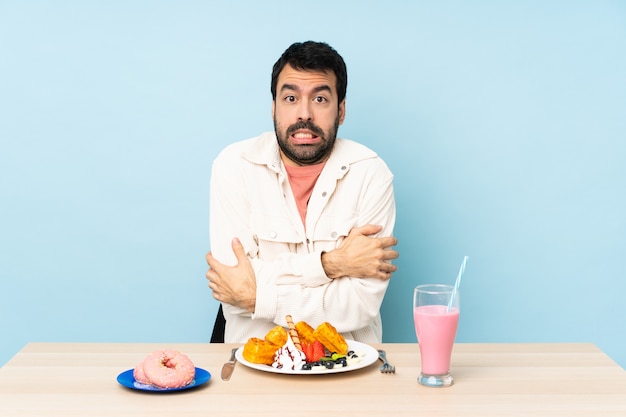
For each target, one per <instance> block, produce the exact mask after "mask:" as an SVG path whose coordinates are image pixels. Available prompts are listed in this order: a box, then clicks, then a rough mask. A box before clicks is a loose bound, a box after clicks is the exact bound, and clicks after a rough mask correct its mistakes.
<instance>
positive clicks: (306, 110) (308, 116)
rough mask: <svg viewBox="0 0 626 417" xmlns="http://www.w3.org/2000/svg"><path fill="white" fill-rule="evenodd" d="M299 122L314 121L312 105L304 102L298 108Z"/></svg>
mask: <svg viewBox="0 0 626 417" xmlns="http://www.w3.org/2000/svg"><path fill="white" fill-rule="evenodd" d="M298 120H313V111H312V109H311V103H309V102H308V101H306V100H303V101H301V102H300V103H299V106H298Z"/></svg>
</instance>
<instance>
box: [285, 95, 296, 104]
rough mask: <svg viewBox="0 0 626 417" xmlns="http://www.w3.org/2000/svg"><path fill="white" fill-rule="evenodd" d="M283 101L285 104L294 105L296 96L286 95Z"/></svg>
mask: <svg viewBox="0 0 626 417" xmlns="http://www.w3.org/2000/svg"><path fill="white" fill-rule="evenodd" d="M283 101H285V103H295V102H296V96H294V95H291V94H290V95H287V96H285V97H283Z"/></svg>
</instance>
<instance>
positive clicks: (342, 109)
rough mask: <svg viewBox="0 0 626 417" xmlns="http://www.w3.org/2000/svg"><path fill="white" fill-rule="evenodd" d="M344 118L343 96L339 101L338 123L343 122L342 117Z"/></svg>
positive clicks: (344, 104)
mask: <svg viewBox="0 0 626 417" xmlns="http://www.w3.org/2000/svg"><path fill="white" fill-rule="evenodd" d="M345 118H346V99H345V98H344V99H343V101H342V102H341V103H339V124H340V125H341V124H343V119H345Z"/></svg>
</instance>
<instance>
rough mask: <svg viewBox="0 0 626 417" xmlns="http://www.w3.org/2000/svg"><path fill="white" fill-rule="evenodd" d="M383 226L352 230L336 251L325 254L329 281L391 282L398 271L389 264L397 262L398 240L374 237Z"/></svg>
mask: <svg viewBox="0 0 626 417" xmlns="http://www.w3.org/2000/svg"><path fill="white" fill-rule="evenodd" d="M381 230H382V226H375V225H372V224H368V225H365V226H361V227H355V228H353V229H352V230H350V233H349V234H348V236H347V237H346V238H345V239H344V240H343V242H341V244H340V245H339V247H338V248H337V249H334V250H332V251H329V252H324V253H323V254H322V266H323V267H324V271H325V272H326V276H328V277H329V278H341V277H346V276H349V277H356V278H379V279H383V280H384V279H389V278H390V277H391V274H392V272H395V271H396V270H397V269H398V267H397V266H395V265H393V264H391V263H390V262H389V261H390V260H392V259H396V258H397V257H398V256H399V254H398V251H396V250H393V249H391V247H392V246H395V245H397V244H398V240H397V239H396V238H395V237H372V236H371V235H374V234H376V233H378V232H380V231H381Z"/></svg>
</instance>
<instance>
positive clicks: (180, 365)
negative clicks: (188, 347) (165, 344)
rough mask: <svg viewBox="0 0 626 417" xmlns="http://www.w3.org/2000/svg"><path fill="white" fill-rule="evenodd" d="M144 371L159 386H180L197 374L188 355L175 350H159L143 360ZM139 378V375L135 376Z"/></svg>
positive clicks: (149, 379) (189, 381) (151, 381)
mask: <svg viewBox="0 0 626 417" xmlns="http://www.w3.org/2000/svg"><path fill="white" fill-rule="evenodd" d="M142 364H143V366H142V368H143V369H142V371H137V370H136V372H137V374H138V375H139V376H140V377H141V373H142V372H143V375H145V377H146V379H147V380H148V381H149V383H150V384H152V385H154V386H156V387H159V388H180V387H184V386H186V385H189V384H190V383H191V381H193V378H194V377H195V376H196V368H195V366H194V364H193V362H191V359H189V358H188V357H187V356H186V355H183V354H182V353H180V352H178V351H175V350H158V351H156V352H153V353H151V354H150V355H148V357H147V358H146V359H144V361H143V362H142ZM135 379H136V380H137V377H135Z"/></svg>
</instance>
